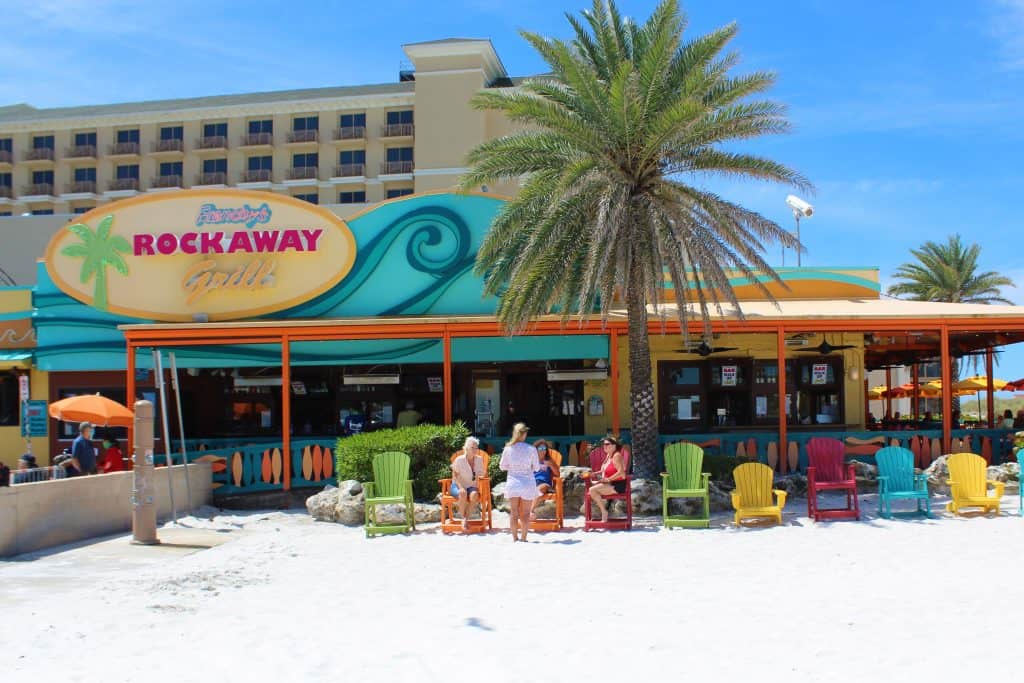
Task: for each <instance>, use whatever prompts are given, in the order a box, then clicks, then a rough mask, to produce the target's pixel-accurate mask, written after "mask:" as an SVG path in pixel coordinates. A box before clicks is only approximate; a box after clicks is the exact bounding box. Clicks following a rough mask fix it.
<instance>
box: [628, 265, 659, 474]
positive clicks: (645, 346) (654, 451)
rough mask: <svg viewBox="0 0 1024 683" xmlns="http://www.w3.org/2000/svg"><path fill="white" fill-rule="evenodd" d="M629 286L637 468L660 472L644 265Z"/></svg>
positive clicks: (635, 270) (631, 391) (631, 398)
mask: <svg viewBox="0 0 1024 683" xmlns="http://www.w3.org/2000/svg"><path fill="white" fill-rule="evenodd" d="M632 271H633V272H631V273H630V278H629V284H628V286H627V287H626V317H627V321H628V325H629V334H628V338H629V375H630V384H629V403H630V408H631V409H632V411H633V422H632V448H633V471H634V473H635V474H636V476H637V477H642V478H644V479H656V478H657V476H658V468H659V458H658V424H657V420H656V418H655V412H654V383H653V382H652V381H651V343H650V339H649V338H648V336H647V300H646V297H645V295H644V293H645V288H644V282H643V279H642V277H641V276H640V275H639V272H640V269H639V267H637V266H634V267H633V268H632Z"/></svg>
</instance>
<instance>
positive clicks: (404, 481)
mask: <svg viewBox="0 0 1024 683" xmlns="http://www.w3.org/2000/svg"><path fill="white" fill-rule="evenodd" d="M363 498H364V501H365V503H366V507H365V515H366V536H367V538H369V537H370V536H375V535H376V534H404V533H405V532H407V531H409V530H410V529H413V530H415V529H416V519H415V517H414V514H413V513H414V510H413V501H412V479H410V478H409V456H408V455H406V454H405V453H397V452H390V453H378V454H377V455H375V456H374V457H373V481H371V482H367V483H365V484H363ZM396 503H397V504H399V505H404V506H405V522H404V523H402V524H381V523H379V522H378V521H377V506H378V505H391V504H396Z"/></svg>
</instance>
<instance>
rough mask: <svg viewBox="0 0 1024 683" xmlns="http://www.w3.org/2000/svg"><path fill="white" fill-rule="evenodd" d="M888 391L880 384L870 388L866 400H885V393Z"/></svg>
mask: <svg viewBox="0 0 1024 683" xmlns="http://www.w3.org/2000/svg"><path fill="white" fill-rule="evenodd" d="M888 389H889V387H887V386H885V385H884V384H880V385H879V386H877V387H871V388H870V389H868V400H869V401H879V400H881V399H883V398H885V392H886V391H888Z"/></svg>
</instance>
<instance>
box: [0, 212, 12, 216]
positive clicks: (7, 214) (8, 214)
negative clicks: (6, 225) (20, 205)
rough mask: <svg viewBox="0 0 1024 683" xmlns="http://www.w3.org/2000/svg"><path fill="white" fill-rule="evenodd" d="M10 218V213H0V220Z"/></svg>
mask: <svg viewBox="0 0 1024 683" xmlns="http://www.w3.org/2000/svg"><path fill="white" fill-rule="evenodd" d="M10 216H11V212H10V211H0V218H9V217H10Z"/></svg>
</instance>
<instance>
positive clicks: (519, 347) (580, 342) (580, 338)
mask: <svg viewBox="0 0 1024 683" xmlns="http://www.w3.org/2000/svg"><path fill="white" fill-rule="evenodd" d="M580 358H604V359H605V360H607V359H608V337H607V335H603V334H580V335H560V336H550V337H548V336H545V337H511V338H510V337H465V338H463V337H456V338H455V339H452V361H453V362H456V363H460V362H461V363H469V362H494V361H511V360H562V359H580Z"/></svg>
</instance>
